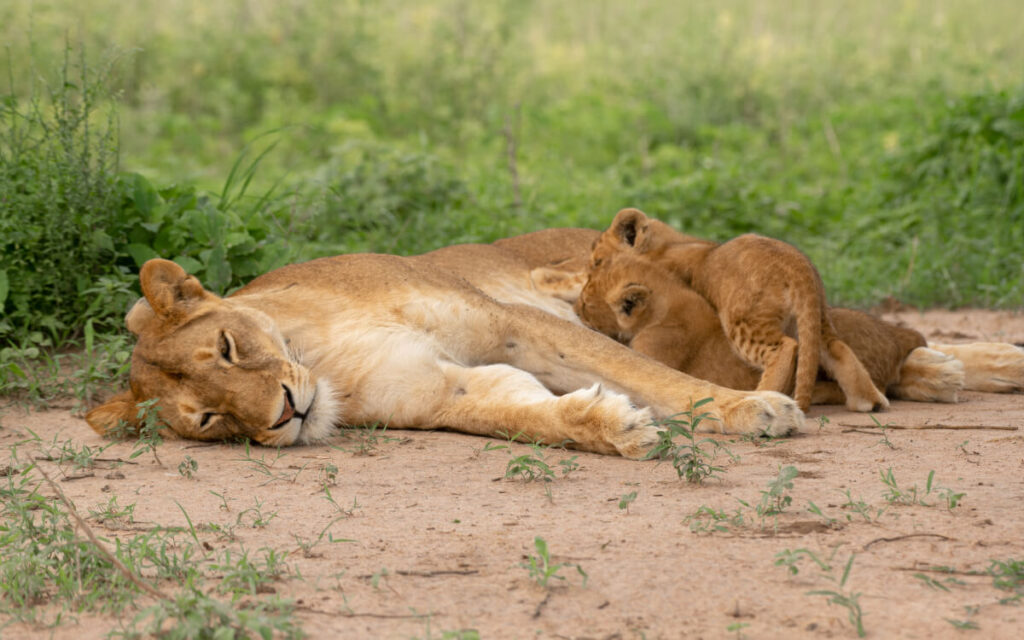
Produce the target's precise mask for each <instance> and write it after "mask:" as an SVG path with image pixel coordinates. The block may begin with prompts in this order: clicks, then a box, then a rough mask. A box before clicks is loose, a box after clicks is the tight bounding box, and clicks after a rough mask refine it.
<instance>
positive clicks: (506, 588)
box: [0, 314, 1024, 639]
mask: <svg viewBox="0 0 1024 640" xmlns="http://www.w3.org/2000/svg"><path fill="white" fill-rule="evenodd" d="M917 315H920V314H917ZM1007 318H1009V320H1005V321H1004V322H1003V323H1002V325H1001V327H1002V328H1001V329H999V331H1000V332H1001V333H1000V334H999V338H998V339H1002V340H1009V341H1020V339H1021V338H1022V337H1024V330H1022V325H1024V321H1022V320H1021V319H1020V316H1013V315H1008V316H1007ZM908 321H909V320H908ZM911 323H912V324H913V322H912V321H911ZM1013 323H1016V324H1013ZM943 326H945V325H943ZM956 330H957V331H958V332H960V333H962V334H964V335H965V336H966V337H967V338H970V339H988V338H990V337H995V336H989V335H987V334H984V333H982V332H980V331H977V330H975V331H974V332H973V333H970V332H969V331H967V330H964V329H963V328H957V329H956ZM926 333H927V330H926ZM1004 336H1005V337H1004ZM942 339H943V340H948V337H944V338H942ZM1022 400H1024V399H1022V397H1021V396H997V395H990V394H977V393H972V394H966V397H965V401H964V402H963V403H961V404H958V405H955V406H951V405H926V404H916V403H906V402H895V403H893V407H892V409H891V411H889V412H886V413H884V414H879V415H878V416H877V418H878V420H879V422H880V423H881V424H883V425H886V424H889V425H890V426H891V427H892V428H889V429H886V430H885V431H884V433H883V432H882V430H880V429H878V428H877V426H876V425H875V424H874V422H873V421H872V420H871V419H870V418H869V417H867V416H863V415H857V414H851V413H848V412H845V411H843V410H841V409H839V408H836V407H828V408H815V409H814V410H813V411H812V412H811V413H810V414H809V417H808V420H807V423H806V425H805V428H804V431H803V433H801V434H799V435H797V436H795V437H793V438H790V439H787V440H784V441H777V442H768V443H756V442H751V441H745V440H740V439H736V438H723V439H721V440H722V443H723V444H725V445H726V446H727V447H728V448H729V450H730V451H731V452H732V453H733V454H734V455H735V456H737V457H738V459H736V460H731V459H729V458H728V457H726V456H724V455H720V456H719V457H718V458H717V460H716V463H717V464H719V465H720V466H722V467H724V471H723V472H722V473H720V474H719V478H718V479H713V480H710V481H707V482H706V483H705V484H704V485H701V486H696V485H692V484H687V483H685V482H681V481H679V480H678V479H677V477H676V474H675V471H674V470H673V468H672V466H671V465H669V464H661V465H657V464H655V463H653V462H632V461H627V460H622V459H619V458H614V457H608V456H599V455H591V454H582V453H577V452H571V451H563V450H558V449H550V450H546V451H544V452H542V455H543V458H544V460H545V461H547V462H548V463H549V464H550V465H551V466H552V468H553V472H554V474H555V479H554V480H553V481H552V482H522V481H516V480H509V479H505V478H504V475H505V472H506V468H507V465H508V462H509V460H511V459H512V458H513V457H515V456H520V455H525V454H530V453H531V449H530V447H528V446H526V445H521V444H514V445H512V446H511V447H510V448H495V447H497V446H500V445H501V444H503V443H502V442H501V441H499V440H490V439H484V438H475V437H472V436H466V435H461V434H453V433H445V432H427V433H421V432H413V431H395V432H388V433H386V434H384V436H378V437H377V438H376V441H373V439H372V438H369V439H368V438H365V437H354V438H338V439H337V440H336V441H335V442H333V443H332V444H333V445H334V447H331V446H316V447H296V448H291V449H286V450H282V451H280V452H278V451H276V450H272V449H262V448H251V449H248V450H247V449H246V448H245V447H244V446H243V445H231V444H217V445H201V444H197V443H191V442H184V441H168V442H165V443H164V444H163V445H162V446H161V447H160V448H159V450H158V451H159V455H160V460H161V462H162V463H163V464H162V466H161V465H158V464H157V463H156V462H155V461H154V459H153V457H152V456H150V455H148V454H147V455H143V456H140V457H138V458H136V459H134V460H132V462H134V463H136V464H118V463H115V462H98V463H97V464H96V465H95V467H94V468H91V469H86V470H75V469H73V468H72V465H70V464H67V463H66V464H62V465H59V464H55V463H53V462H45V461H40V462H39V464H41V465H42V466H43V468H44V469H45V470H47V472H48V473H50V475H51V476H54V477H56V478H60V479H61V480H60V481H59V485H60V487H61V488H62V490H63V491H64V492H65V493H66V494H67V496H68V497H69V498H70V499H71V500H72V501H74V503H75V505H76V506H77V509H78V510H79V511H81V512H82V513H83V514H88V513H89V510H90V509H94V510H96V509H101V508H102V507H103V506H104V505H106V504H108V502H109V500H110V498H111V497H112V496H116V497H117V499H118V503H119V504H121V505H126V504H134V505H135V509H134V523H131V524H130V525H125V524H124V523H116V522H100V521H97V520H96V519H91V520H90V526H91V527H92V528H93V529H94V530H95V531H96V533H97V534H99V535H102V536H103V537H104V538H106V539H107V540H113V539H115V538H122V539H124V538H126V537H129V536H131V535H135V534H137V533H138V532H139V530H146V529H148V528H151V527H153V526H155V525H162V526H188V521H187V520H186V518H185V515H184V514H183V512H182V510H181V509H179V506H178V505H179V504H180V505H181V506H182V507H183V508H184V510H185V512H187V514H188V517H189V519H190V520H191V522H192V523H194V524H195V525H196V526H199V525H211V524H212V525H217V526H216V527H208V526H203V527H200V532H199V537H200V539H201V540H202V543H203V546H204V547H208V548H209V549H212V550H214V551H216V550H218V549H221V550H222V549H225V548H233V549H239V550H240V549H242V548H244V549H247V550H250V551H256V550H260V549H263V548H271V549H275V550H278V551H282V552H287V553H288V555H287V558H286V562H287V564H288V567H289V571H288V573H287V574H286V575H285V576H284V577H283V578H282V579H281V580H278V581H276V582H274V583H273V584H272V585H271V589H273V590H274V591H276V592H277V594H278V595H281V596H285V597H289V598H293V599H295V600H296V602H297V603H298V608H297V613H296V618H297V620H298V621H299V622H300V623H301V625H302V626H303V627H304V629H305V630H306V632H307V633H308V634H309V635H311V636H313V637H346V638H363V637H365V638H409V637H434V638H440V637H443V632H446V631H455V630H464V629H476V630H478V631H479V633H480V636H481V637H486V638H534V637H545V638H547V637H566V638H680V637H687V638H723V637H749V638H791V637H856V633H855V631H854V629H853V627H852V626H851V623H850V621H849V619H848V611H847V609H845V608H842V607H840V606H838V605H835V604H831V605H830V604H828V597H827V596H823V595H809V592H811V591H821V590H833V591H838V592H841V593H843V594H846V595H849V594H853V593H859V594H860V596H859V600H858V602H859V604H860V606H861V609H862V610H863V624H864V627H865V629H866V630H867V633H868V637H875V638H936V637H942V638H944V637H955V636H957V635H958V634H970V631H960V630H958V629H957V628H956V627H955V626H954V624H953V623H952V622H950V620H953V621H960V622H963V621H969V622H971V623H974V624H976V625H977V627H979V628H980V631H978V632H977V633H978V637H985V638H1018V637H1020V633H1021V629H1022V628H1024V609H1022V608H1021V607H1020V606H1014V605H1012V604H1000V600H1001V599H1004V598H1006V597H1007V596H1009V595H1012V594H1011V593H1009V592H1007V591H1003V590H999V589H997V588H996V587H994V586H993V580H992V578H991V577H990V576H989V575H988V574H987V573H986V571H987V569H988V568H989V567H990V565H991V562H992V561H993V560H1001V561H1005V560H1008V559H1017V560H1022V561H1024V536H1022V534H1021V532H1022V531H1024V509H1022V508H1021V504H1022V499H1024V401H1022ZM821 416H825V417H827V419H828V421H827V422H825V421H822V420H820V419H819V418H820V417H821ZM0 424H2V428H0V456H9V451H10V447H11V445H13V444H14V443H17V442H23V441H25V440H26V439H30V438H31V433H35V434H36V435H38V437H39V442H37V443H34V444H22V445H21V446H20V447H19V455H22V456H24V455H27V454H28V453H29V452H31V451H33V448H35V450H37V451H38V450H40V449H41V448H45V447H47V446H52V443H58V444H60V443H63V442H64V441H65V440H70V441H71V442H72V443H73V444H74V446H76V447H81V446H83V445H88V446H92V447H95V446H102V445H104V444H106V442H105V441H104V440H102V439H101V438H99V437H97V436H95V435H94V434H92V432H91V431H90V430H89V429H88V428H87V427H86V425H85V423H84V422H83V421H82V420H80V419H78V418H75V417H72V416H71V415H70V414H69V413H68V412H66V411H48V412H36V413H30V414H23V413H20V412H17V411H15V410H11V409H9V410H7V412H6V413H5V414H4V415H3V418H2V422H0ZM937 425H946V426H949V427H956V428H929V427H936V426H937ZM904 427H905V428H904ZM922 427H925V428H922ZM30 430H31V432H30ZM131 450H132V448H131V446H130V445H129V444H118V445H114V446H112V447H111V448H109V449H107V450H106V451H105V452H104V453H103V454H102V456H101V457H103V458H105V459H118V458H120V459H123V460H127V459H128V456H129V454H130V453H131ZM573 456H576V458H575V460H574V462H575V463H578V465H579V466H578V468H576V469H575V470H572V471H571V472H570V473H569V474H568V475H563V468H562V467H560V466H559V464H558V462H559V461H560V460H571V459H572V457H573ZM186 457H188V458H190V459H192V460H194V461H195V463H196V465H197V467H196V469H195V473H194V476H193V477H192V478H188V477H186V475H187V474H186V475H183V474H182V473H179V470H178V469H179V465H180V464H181V463H182V462H184V461H186ZM5 464H6V462H5V460H4V459H0V468H3V467H4V466H5ZM568 466H572V465H568ZM790 466H792V467H795V468H796V469H797V471H798V475H797V476H796V477H795V478H794V479H793V480H792V488H791V489H789V490H787V491H785V492H784V494H783V495H784V496H788V497H790V498H791V501H790V502H789V504H788V505H786V506H785V508H784V510H783V511H782V513H781V514H776V515H759V514H758V513H757V507H758V505H759V504H760V503H761V500H762V495H763V494H762V492H764V491H767V489H768V486H769V483H771V482H772V481H773V480H774V479H776V478H777V477H778V476H779V474H780V471H781V470H783V469H785V468H786V467H790ZM335 468H336V469H337V471H336V474H332V469H335ZM890 470H891V477H892V478H893V479H894V480H895V482H896V486H897V487H898V489H899V491H900V492H901V493H902V495H903V496H904V498H905V500H904V501H908V502H911V503H912V504H900V503H899V502H898V501H896V502H891V501H890V499H892V497H893V490H892V487H891V486H887V485H886V484H885V483H884V482H883V481H882V477H881V476H882V474H887V473H889V471H890ZM932 472H934V475H933V476H932V489H931V492H930V493H928V494H927V495H925V493H926V484H927V482H928V478H929V475H930V474H931V473H932ZM332 475H333V477H332ZM325 486H327V487H328V488H329V489H330V492H331V497H332V498H333V499H334V501H335V503H336V504H332V503H331V502H330V501H328V500H327V499H326V498H327V496H326V494H325V491H324V487H325ZM912 488H916V491H917V494H916V497H917V499H916V500H914V499H909V500H907V499H906V496H907V495H911V494H912ZM633 492H635V493H636V497H635V499H634V500H633V501H632V502H631V503H629V504H628V509H626V508H620V502H622V498H623V496H626V495H629V494H631V493H633ZM956 494H963V496H962V497H960V498H959V499H958V500H957V503H958V504H957V505H956V506H953V507H952V508H951V504H950V496H955V495H956ZM887 496H888V499H887ZM913 502H917V503H916V504H913ZM921 502H923V503H925V504H920V503H921ZM743 503H746V504H747V505H749V506H744V504H743ZM812 503H813V505H815V506H816V507H817V508H818V510H819V511H820V514H816V513H812V512H811V511H809V507H810V505H811V504H812ZM709 512H714V513H715V514H718V515H717V519H716V516H711V515H708V514H709ZM699 513H703V514H704V515H703V516H699V517H693V516H695V515H696V514H699ZM332 521H333V522H334V524H333V525H331V526H330V527H329V531H328V536H325V537H324V538H323V539H321V541H320V542H319V543H318V544H315V545H314V546H313V547H312V548H311V549H308V552H304V549H303V546H307V547H308V546H309V545H310V543H312V542H313V541H315V540H316V539H317V537H318V536H319V535H320V534H321V532H323V531H324V529H325V527H327V525H329V524H330V523H331V522H332ZM218 528H219V529H220V530H221V531H224V530H227V529H230V530H231V532H232V534H233V536H234V539H229V538H228V537H226V536H223V535H218V534H217V533H216V531H217V529H218ZM328 537H333V539H334V540H337V541H336V542H331V541H330V540H329V539H328ZM536 537H541V538H543V539H544V540H545V541H546V543H547V545H548V548H549V550H550V555H551V560H552V562H555V563H567V564H571V565H579V566H580V567H581V568H582V569H583V570H584V571H585V572H586V574H587V580H586V584H585V585H584V581H583V577H582V576H581V575H580V574H579V573H578V572H577V571H576V569H575V567H573V566H567V567H563V568H562V569H561V570H560V571H559V573H558V575H559V576H563V577H564V578H565V579H564V580H558V579H557V578H553V579H551V580H550V581H549V583H548V586H547V587H542V586H540V585H538V584H537V583H536V581H534V580H532V579H531V578H530V575H529V572H528V570H527V569H526V568H524V566H523V565H524V564H527V563H528V559H529V557H530V556H531V555H536V549H535V546H534V540H535V538H536ZM800 550H805V551H809V552H812V553H813V554H815V556H816V557H817V558H819V559H821V560H823V561H826V562H827V564H828V565H829V567H830V569H829V570H827V571H826V570H823V569H821V568H819V566H818V565H817V564H815V562H814V561H813V560H812V559H811V558H810V556H809V555H808V554H806V553H804V552H803V551H800ZM787 551H788V552H790V553H789V554H788V555H787V554H786V552H787ZM779 554H783V555H782V556H780V555H779ZM851 554H852V555H854V560H853V564H852V568H851V570H850V573H849V576H848V579H847V581H846V583H845V584H844V585H843V586H842V587H840V586H839V585H838V582H839V580H840V578H841V575H842V573H843V569H844V568H845V566H846V563H847V561H848V559H849V558H850V556H851ZM780 557H781V558H782V559H783V560H786V559H789V560H791V562H792V564H793V565H794V566H795V568H796V569H797V571H798V572H797V573H796V574H793V573H791V572H790V570H789V569H788V568H787V567H786V566H778V565H777V564H776V562H777V560H778V559H779V558H780ZM940 567H941V568H943V569H940ZM158 586H160V587H161V588H163V589H165V590H167V591H173V590H174V589H175V585H173V584H170V583H164V584H159V583H158ZM4 622H5V619H4V618H3V617H2V616H0V626H2V625H3V623H4ZM114 624H115V621H114V620H113V619H112V618H105V617H102V616H95V615H89V616H82V617H80V618H79V621H78V623H77V624H76V623H75V622H73V621H68V622H65V623H64V624H62V625H61V626H60V627H58V628H57V629H56V631H55V632H51V631H50V630H43V629H34V628H31V627H27V626H24V625H15V626H9V627H7V628H6V629H4V630H3V631H0V633H2V634H3V636H4V637H12V638H21V637H49V636H50V635H51V633H53V635H54V637H58V638H76V639H84V638H92V637H102V636H103V635H104V634H105V633H106V632H107V631H108V630H109V629H111V628H112V627H113V626H114Z"/></svg>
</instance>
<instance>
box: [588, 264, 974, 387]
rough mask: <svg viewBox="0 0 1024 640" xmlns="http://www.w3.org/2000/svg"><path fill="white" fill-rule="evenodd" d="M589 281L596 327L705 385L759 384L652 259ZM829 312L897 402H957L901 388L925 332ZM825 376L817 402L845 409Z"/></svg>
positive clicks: (689, 293) (611, 267)
mask: <svg viewBox="0 0 1024 640" xmlns="http://www.w3.org/2000/svg"><path fill="white" fill-rule="evenodd" d="M588 284H589V286H588V287H587V293H586V294H584V295H581V298H582V299H583V300H584V301H583V302H581V303H580V304H578V305H577V307H576V310H577V313H578V315H579V317H580V319H581V320H582V321H583V323H584V324H586V325H587V326H589V327H591V328H592V329H595V330H597V331H600V332H601V333H604V334H605V335H608V336H610V337H613V338H616V339H617V340H619V341H620V342H623V343H624V344H626V345H627V346H629V347H631V348H633V349H634V350H636V351H638V352H640V353H642V354H644V355H646V356H648V357H650V358H653V359H655V360H658V361H659V362H661V363H662V364H665V365H667V366H670V367H672V368H674V369H678V370H680V371H682V372H684V373H688V374H690V375H692V376H695V377H697V378H701V379H702V380H707V381H709V382H714V383H715V384H720V385H723V386H726V387H731V388H733V389H753V388H754V387H756V386H757V384H758V382H759V381H760V378H761V371H760V370H759V369H757V368H756V367H754V366H752V365H750V364H749V363H748V362H746V361H745V360H743V359H742V358H740V357H739V356H738V355H737V354H736V353H735V351H734V350H733V348H732V345H731V344H730V342H729V339H728V338H726V336H725V332H724V330H723V329H722V325H721V323H720V322H719V321H718V316H717V315H715V310H714V309H713V308H712V307H711V305H710V304H709V303H708V301H707V300H705V299H704V298H703V296H700V295H699V294H697V293H696V292H695V291H693V290H692V289H690V288H689V287H687V286H685V285H683V284H682V283H680V282H679V281H678V280H677V279H676V278H674V277H673V276H672V275H671V274H669V273H668V272H666V271H665V270H663V269H661V268H660V267H658V266H657V265H655V264H653V263H651V262H650V261H648V260H646V259H644V258H642V257H639V256H634V255H631V254H628V253H624V252H623V253H620V254H618V255H615V256H612V257H611V258H610V261H609V262H608V263H607V264H606V265H604V266H603V268H602V269H601V271H600V275H599V276H598V277H596V278H595V279H593V280H590V281H589V282H588ZM828 314H829V317H830V318H831V319H832V321H833V323H834V324H835V327H836V331H837V332H838V334H839V336H840V337H841V338H842V339H843V340H844V341H845V342H846V343H847V344H848V345H849V346H850V348H851V349H853V351H854V353H855V354H856V355H857V358H858V359H859V360H860V361H861V363H862V364H863V365H864V367H865V368H866V369H867V371H868V372H869V374H870V376H871V380H872V382H873V383H874V384H875V386H876V387H878V388H879V389H885V390H886V392H887V393H891V394H892V395H893V396H895V397H906V398H907V399H918V400H922V399H927V400H937V399H944V400H946V401H954V402H955V397H953V398H936V397H933V396H928V397H927V398H925V397H920V394H913V393H907V391H908V390H907V389H904V387H903V386H902V384H901V383H902V380H901V378H902V375H901V374H902V373H903V369H904V367H906V366H907V365H906V363H907V360H908V356H909V355H910V353H911V352H913V351H916V350H919V349H920V350H922V351H929V350H928V349H922V348H923V347H925V346H926V342H925V339H924V336H922V335H921V334H920V333H918V332H917V331H914V330H913V329H907V328H904V327H898V326H896V325H892V324H889V323H887V322H884V321H882V320H879V319H878V318H875V317H874V316H870V315H868V314H866V313H862V312H860V311H853V310H850V309H831V308H830V309H829V310H828ZM922 355H927V354H922ZM820 374H821V372H820V371H819V379H818V380H817V382H816V383H815V386H814V393H813V395H812V399H811V402H812V404H843V403H844V402H845V401H846V396H845V395H844V394H843V392H842V390H841V389H840V388H839V386H838V385H837V384H836V383H835V382H834V381H831V380H825V379H822V378H821V376H820ZM954 386H956V385H954ZM913 390H914V389H910V390H909V391H911V392H912V391H913Z"/></svg>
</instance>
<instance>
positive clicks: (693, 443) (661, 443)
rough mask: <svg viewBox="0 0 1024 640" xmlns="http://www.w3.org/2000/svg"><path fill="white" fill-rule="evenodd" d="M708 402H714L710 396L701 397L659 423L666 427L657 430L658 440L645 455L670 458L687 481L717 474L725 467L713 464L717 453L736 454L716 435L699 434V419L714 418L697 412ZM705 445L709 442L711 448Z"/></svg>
mask: <svg viewBox="0 0 1024 640" xmlns="http://www.w3.org/2000/svg"><path fill="white" fill-rule="evenodd" d="M708 402H711V398H704V399H703V400H698V401H697V402H694V403H693V406H692V407H691V408H690V410H689V411H684V412H683V413H681V414H679V415H676V416H673V417H671V418H667V419H665V420H662V421H660V422H659V423H658V426H660V427H664V429H662V430H661V431H659V432H658V438H659V439H658V444H656V445H655V446H654V447H653V448H652V449H651V450H650V451H648V452H647V456H646V459H648V460H649V459H652V458H653V459H656V460H659V461H661V460H670V461H671V462H672V466H673V467H674V468H675V470H676V474H678V476H679V478H680V479H684V478H685V479H686V481H687V482H693V483H695V484H701V483H702V482H704V480H706V479H708V478H715V477H718V474H719V473H721V472H722V471H724V470H725V468H724V467H718V466H715V465H713V464H711V462H712V461H713V460H714V458H715V456H716V455H717V454H718V452H719V451H724V452H725V453H726V454H727V455H728V456H730V457H733V456H732V453H731V452H730V451H729V449H727V448H726V447H725V445H723V444H722V443H720V442H718V441H717V440H715V439H714V438H703V439H698V438H697V435H696V434H697V427H698V426H699V425H700V423H701V422H703V421H704V420H714V418H711V417H709V415H708V414H707V413H698V414H694V412H695V411H696V410H697V409H698V408H700V407H701V406H702V405H705V404H707V403H708ZM677 438H678V439H679V441H678V442H677V441H676V439H677ZM705 445H709V446H710V449H709V448H706V446H705Z"/></svg>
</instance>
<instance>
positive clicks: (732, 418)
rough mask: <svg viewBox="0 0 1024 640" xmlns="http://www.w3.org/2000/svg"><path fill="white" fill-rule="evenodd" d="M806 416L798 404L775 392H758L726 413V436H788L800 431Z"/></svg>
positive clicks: (722, 422)
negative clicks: (735, 434)
mask: <svg viewBox="0 0 1024 640" xmlns="http://www.w3.org/2000/svg"><path fill="white" fill-rule="evenodd" d="M803 423H804V412H803V411H801V410H800V407H799V406H797V403H796V401H795V400H793V399H792V398H790V397H789V396H786V395H783V394H781V393H778V392H775V391H757V392H754V393H752V394H751V395H749V396H747V397H746V398H743V399H742V400H739V401H737V402H735V403H732V404H730V405H729V406H727V407H724V408H723V409H722V418H721V429H722V431H723V432H724V433H756V434H764V435H768V436H784V435H788V434H789V433H792V432H793V431H798V430H799V429H800V426H801V425H803Z"/></svg>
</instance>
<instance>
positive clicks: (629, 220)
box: [611, 209, 648, 253]
mask: <svg viewBox="0 0 1024 640" xmlns="http://www.w3.org/2000/svg"><path fill="white" fill-rule="evenodd" d="M647 227H648V222H647V216H646V215H645V214H644V212H643V211H640V210H639V209H623V210H622V211H619V212H618V213H617V214H615V219H614V220H612V226H611V228H612V233H614V234H615V237H616V238H618V239H619V242H621V243H622V244H623V245H625V246H628V247H632V248H633V249H634V250H635V251H636V252H637V253H644V252H645V251H646V250H647V238H648V236H647Z"/></svg>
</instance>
